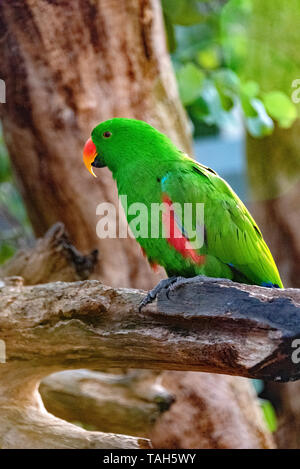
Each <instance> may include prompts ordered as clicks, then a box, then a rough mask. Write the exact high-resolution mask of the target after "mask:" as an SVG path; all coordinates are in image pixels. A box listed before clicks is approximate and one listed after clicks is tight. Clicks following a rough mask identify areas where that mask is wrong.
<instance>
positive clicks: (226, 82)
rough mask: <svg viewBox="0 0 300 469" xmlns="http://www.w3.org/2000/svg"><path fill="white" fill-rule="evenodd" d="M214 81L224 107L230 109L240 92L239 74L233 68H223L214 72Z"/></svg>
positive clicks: (226, 109)
mask: <svg viewBox="0 0 300 469" xmlns="http://www.w3.org/2000/svg"><path fill="white" fill-rule="evenodd" d="M213 81H214V83H215V86H216V88H217V91H218V93H219V95H220V99H221V104H222V107H223V109H224V110H225V111H230V109H232V108H233V106H234V103H235V101H236V96H237V94H238V93H239V88H240V80H239V78H238V76H237V75H236V73H234V72H233V71H232V70H229V69H221V70H217V71H216V72H215V73H214V75H213Z"/></svg>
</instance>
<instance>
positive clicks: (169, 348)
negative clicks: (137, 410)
mask: <svg viewBox="0 0 300 469" xmlns="http://www.w3.org/2000/svg"><path fill="white" fill-rule="evenodd" d="M142 297H143V293H142V292H140V291H137V290H130V289H114V288H111V287H108V286H105V285H103V284H101V283H100V282H98V281H84V282H74V283H61V282H58V283H49V284H45V285H37V286H32V287H31V286H28V287H24V286H17V287H12V286H3V287H2V289H1V298H2V311H3V312H2V314H1V318H0V327H1V334H2V338H3V339H4V340H5V342H6V347H7V361H8V363H10V364H12V363H15V364H16V363H20V364H21V363H22V364H24V363H26V364H27V365H29V364H30V367H33V366H34V367H39V368H40V369H45V373H47V374H49V368H50V367H52V368H53V369H56V370H59V369H66V368H78V367H79V366H80V367H86V368H92V367H98V368H99V366H101V367H103V366H105V367H122V366H125V367H126V366H127V367H133V368H134V367H136V368H150V369H160V370H164V369H173V370H194V371H209V372H213V373H224V374H231V375H239V376H246V377H252V378H262V379H268V380H270V379H271V380H277V381H279V380H295V379H298V378H299V377H300V365H299V364H296V363H293V361H292V353H293V351H294V349H293V348H292V342H293V340H294V339H296V338H299V337H300V306H299V304H300V292H299V291H298V290H293V289H287V290H282V291H281V290H277V289H276V290H275V289H266V288H261V287H256V286H246V285H240V284H235V283H232V282H229V281H225V280H213V279H208V278H197V279H195V280H194V281H189V282H187V283H186V284H182V285H181V286H180V287H179V288H178V289H176V290H174V291H173V292H172V293H171V295H170V299H167V297H166V295H165V294H164V293H163V294H161V295H160V296H159V298H158V301H157V302H155V303H154V304H152V305H148V306H147V307H146V308H145V309H143V311H142V312H139V311H138V304H139V302H140V300H141V299H142ZM16 331H18V335H17V337H16Z"/></svg>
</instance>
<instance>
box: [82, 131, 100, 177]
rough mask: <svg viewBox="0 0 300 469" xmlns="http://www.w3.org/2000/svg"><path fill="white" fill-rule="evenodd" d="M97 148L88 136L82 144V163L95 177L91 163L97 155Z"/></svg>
mask: <svg viewBox="0 0 300 469" xmlns="http://www.w3.org/2000/svg"><path fill="white" fill-rule="evenodd" d="M97 154H98V153H97V149H96V145H95V144H94V142H93V141H92V139H91V138H89V139H88V140H87V142H86V144H85V145H84V149H83V161H84V164H85V166H86V167H87V169H88V171H89V172H90V173H91V174H92V175H93V176H95V178H96V177H97V176H96V174H95V173H94V171H93V168H92V163H93V162H94V160H95V158H96V156H97Z"/></svg>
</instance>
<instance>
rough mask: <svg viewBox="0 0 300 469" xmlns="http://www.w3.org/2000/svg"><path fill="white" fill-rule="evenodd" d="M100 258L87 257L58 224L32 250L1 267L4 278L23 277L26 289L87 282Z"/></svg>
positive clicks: (22, 253)
mask: <svg viewBox="0 0 300 469" xmlns="http://www.w3.org/2000/svg"><path fill="white" fill-rule="evenodd" d="M97 254H98V253H97V251H92V252H91V253H90V254H89V255H86V256H83V255H82V254H81V253H80V252H79V251H78V250H77V249H76V248H75V247H74V246H73V245H72V244H71V242H70V239H69V235H68V234H67V232H66V231H65V227H64V225H63V223H56V224H55V225H53V226H52V227H51V228H50V229H49V230H48V231H47V233H46V234H45V236H44V237H43V238H40V239H38V240H37V241H36V243H35V245H34V246H33V247H32V248H27V249H21V250H20V251H18V252H17V253H16V254H15V255H14V257H13V258H12V259H9V260H8V261H7V262H6V263H5V264H4V265H2V266H0V278H4V277H11V276H20V277H22V278H23V282H24V284H25V285H36V284H38V283H47V282H55V281H65V282H74V281H76V280H85V279H87V278H88V277H89V276H90V275H91V274H92V272H93V270H94V267H95V264H96V262H97Z"/></svg>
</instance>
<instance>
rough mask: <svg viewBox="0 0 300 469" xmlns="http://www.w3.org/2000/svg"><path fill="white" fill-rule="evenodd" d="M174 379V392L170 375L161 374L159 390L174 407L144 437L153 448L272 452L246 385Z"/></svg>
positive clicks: (194, 376) (225, 379) (189, 376)
mask: <svg viewBox="0 0 300 469" xmlns="http://www.w3.org/2000/svg"><path fill="white" fill-rule="evenodd" d="M169 378H171V379H170V380H169ZM178 379H179V383H180V384H179V391H178V388H177V387H175V386H174V380H173V377H172V374H171V376H169V373H168V372H166V373H165V374H164V379H163V384H164V386H166V387H167V388H168V389H170V391H174V393H176V401H175V403H174V404H173V405H172V407H171V410H170V411H169V412H166V413H165V414H163V416H162V417H161V418H160V419H159V420H158V421H157V423H156V425H155V427H154V429H153V430H152V432H151V433H150V438H151V442H152V444H153V446H154V448H172V449H176V448H199V441H201V448H202V449H212V448H213V449H224V448H236V449H242V448H249V449H255V448H273V447H274V443H273V439H272V437H271V435H270V434H269V433H268V432H266V428H265V425H264V424H263V422H262V419H261V413H260V409H259V406H258V404H257V401H256V399H255V397H254V394H255V392H254V389H253V388H252V389H251V387H250V386H249V383H248V382H247V380H245V379H243V378H233V377H231V376H218V375H212V374H207V375H206V376H205V379H202V374H200V373H193V372H186V373H178ZM204 396H206V397H205V398H204ZM216 402H219V405H217V406H216ZM221 403H222V405H221ZM191 416H192V421H193V422H197V425H196V427H195V426H193V427H192V426H191ZM178 422H180V424H178ZM182 442H184V446H182Z"/></svg>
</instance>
